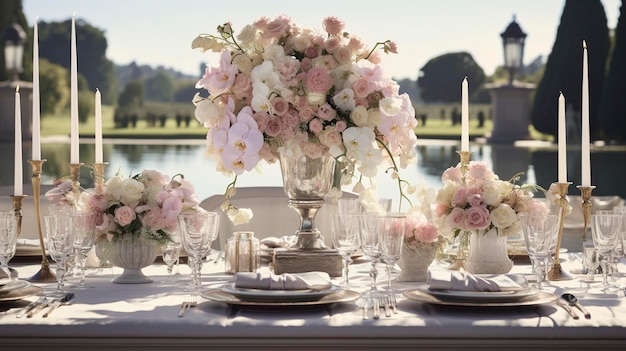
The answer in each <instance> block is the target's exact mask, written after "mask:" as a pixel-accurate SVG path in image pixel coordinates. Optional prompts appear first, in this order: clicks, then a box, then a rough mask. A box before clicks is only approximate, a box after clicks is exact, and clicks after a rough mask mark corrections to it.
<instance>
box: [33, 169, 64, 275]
mask: <svg viewBox="0 0 626 351" xmlns="http://www.w3.org/2000/svg"><path fill="white" fill-rule="evenodd" d="M44 162H46V160H28V163H30V166H31V169H32V173H33V175H32V176H31V178H30V179H31V183H32V185H33V198H34V199H35V216H36V217H37V218H36V220H37V234H39V248H40V249H41V268H40V269H39V271H38V272H37V273H35V274H34V275H32V276H31V277H30V278H28V279H27V280H28V281H31V282H55V281H56V280H57V278H56V275H55V274H54V272H52V270H51V269H50V262H49V261H48V255H47V254H46V247H45V245H44V240H43V231H42V230H41V201H40V199H41V173H42V168H43V164H44Z"/></svg>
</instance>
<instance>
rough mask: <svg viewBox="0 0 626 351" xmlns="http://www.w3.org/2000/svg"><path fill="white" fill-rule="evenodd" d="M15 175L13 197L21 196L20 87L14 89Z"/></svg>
mask: <svg viewBox="0 0 626 351" xmlns="http://www.w3.org/2000/svg"><path fill="white" fill-rule="evenodd" d="M14 166H15V167H14V168H15V173H14V183H15V187H14V191H13V195H16V196H21V195H22V194H23V190H22V189H23V179H22V109H21V106H20V87H19V86H18V87H17V88H15V164H14Z"/></svg>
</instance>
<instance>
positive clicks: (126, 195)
mask: <svg viewBox="0 0 626 351" xmlns="http://www.w3.org/2000/svg"><path fill="white" fill-rule="evenodd" d="M120 187H121V189H122V196H121V198H120V201H121V202H122V203H123V204H125V205H128V206H130V207H135V206H137V205H138V204H139V201H140V200H141V198H142V196H143V189H144V185H143V183H142V182H139V181H136V180H134V179H132V178H129V179H124V180H123V181H122V184H121V185H120Z"/></svg>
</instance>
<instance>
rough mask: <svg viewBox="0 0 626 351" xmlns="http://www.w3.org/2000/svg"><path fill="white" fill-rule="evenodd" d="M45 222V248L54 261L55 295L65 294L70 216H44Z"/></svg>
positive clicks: (70, 239)
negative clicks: (55, 276)
mask: <svg viewBox="0 0 626 351" xmlns="http://www.w3.org/2000/svg"><path fill="white" fill-rule="evenodd" d="M44 221H45V224H46V239H47V250H48V252H49V253H50V256H51V257H52V259H53V260H54V262H56V264H57V265H56V266H57V267H56V268H57V269H56V275H57V289H56V291H55V293H54V294H53V295H54V296H55V297H62V296H64V295H65V291H64V290H63V285H64V279H65V274H66V261H67V258H68V257H69V255H70V252H71V251H72V243H73V240H72V235H73V230H72V216H70V215H69V214H65V213H61V214H56V215H48V216H44Z"/></svg>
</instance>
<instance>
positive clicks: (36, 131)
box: [32, 20, 41, 160]
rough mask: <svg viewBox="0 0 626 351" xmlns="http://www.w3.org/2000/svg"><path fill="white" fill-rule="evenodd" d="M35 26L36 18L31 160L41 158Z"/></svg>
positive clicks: (37, 45) (35, 35) (36, 34)
mask: <svg viewBox="0 0 626 351" xmlns="http://www.w3.org/2000/svg"><path fill="white" fill-rule="evenodd" d="M37 28H38V25H37V20H35V29H34V33H33V133H32V134H33V136H32V144H33V145H32V148H33V150H32V159H33V160H41V140H40V139H41V131H40V130H41V122H40V107H39V103H40V102H39V34H38V29H37Z"/></svg>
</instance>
